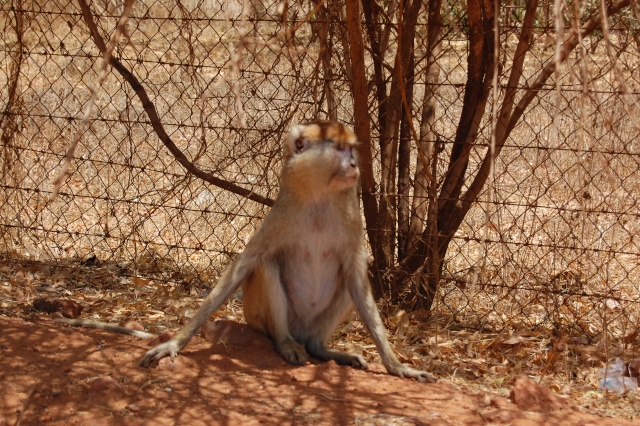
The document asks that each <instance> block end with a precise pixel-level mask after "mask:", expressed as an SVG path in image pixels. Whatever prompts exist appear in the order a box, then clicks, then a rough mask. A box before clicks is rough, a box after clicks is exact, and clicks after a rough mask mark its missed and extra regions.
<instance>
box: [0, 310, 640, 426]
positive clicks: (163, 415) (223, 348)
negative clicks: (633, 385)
mask: <svg viewBox="0 0 640 426" xmlns="http://www.w3.org/2000/svg"><path fill="white" fill-rule="evenodd" d="M0 327H2V330H3V332H2V335H0V357H1V359H2V363H1V364H0V395H1V396H0V398H1V399H0V423H1V424H3V425H4V424H7V425H13V424H23V425H31V424H51V425H76V424H94V425H102V424H131V425H137V424H158V425H163V424H189V425H199V424H201V425H212V424H230V425H231V424H243V425H253V424H282V425H285V424H314V425H336V424H345V425H348V424H393V425H405V424H407V425H427V424H428V425H448V424H487V423H490V424H517V425H537V424H554V423H555V424H560V423H561V424H563V425H565V424H566V425H578V424H580V425H587V424H593V425H595V424H598V425H624V424H629V425H630V424H640V423H639V422H632V421H628V420H620V419H603V418H598V417H595V416H592V415H589V414H584V413H581V412H579V411H578V409H577V408H575V407H574V406H573V405H572V404H567V405H566V406H562V405H557V404H556V405H552V406H553V407H556V408H558V407H561V408H560V409H556V410H555V411H547V412H533V411H524V410H522V409H521V408H518V406H516V405H515V404H513V403H512V402H510V401H508V400H506V399H504V398H502V397H499V396H496V395H491V394H488V393H482V392H478V391H473V390H470V389H468V388H466V387H459V386H454V385H453V384H451V383H449V382H447V381H446V380H440V381H439V382H438V383H435V384H423V383H417V382H415V381H412V380H406V379H400V378H397V377H391V376H389V375H387V374H384V367H382V366H381V365H379V364H373V365H371V367H370V370H369V371H361V370H356V369H353V368H349V367H342V366H338V365H336V364H335V363H333V362H328V363H321V362H315V361H314V362H312V363H310V364H308V365H305V366H302V367H295V366H291V365H289V364H287V363H285V362H284V361H283V360H282V358H281V357H280V356H279V355H278V354H277V353H276V352H275V351H274V349H273V345H272V343H271V342H270V341H269V340H268V339H267V338H266V337H264V336H263V335H261V334H259V333H256V332H254V331H253V330H251V329H250V328H249V327H247V326H246V325H242V324H237V323H233V322H228V321H220V322H217V323H215V324H213V325H212V324H209V326H208V329H207V336H208V338H209V339H210V341H209V340H205V339H203V338H200V337H196V338H194V339H193V341H192V342H191V343H190V344H189V345H188V346H187V347H186V348H185V350H184V352H182V354H181V355H180V356H179V357H178V358H177V359H176V360H175V361H174V362H172V361H171V360H168V359H165V360H163V361H162V362H161V363H160V366H159V367H158V368H157V369H149V370H146V369H143V368H140V367H139V366H138V360H139V359H140V357H141V356H142V355H143V354H144V352H145V351H146V350H147V349H148V348H149V347H150V346H152V345H153V344H155V343H156V342H153V341H152V342H149V341H144V340H140V339H137V338H133V337H129V336H121V335H117V334H112V333H108V332H104V331H99V330H91V329H78V328H71V327H68V326H64V325H60V324H55V323H52V322H51V321H50V319H48V318H47V319H36V320H34V322H28V321H25V320H22V319H17V318H10V317H0ZM537 402H538V403H539V400H538V401H537ZM519 404H520V402H519ZM520 407H522V405H521V404H520ZM542 409H543V410H544V409H545V408H544V407H542Z"/></svg>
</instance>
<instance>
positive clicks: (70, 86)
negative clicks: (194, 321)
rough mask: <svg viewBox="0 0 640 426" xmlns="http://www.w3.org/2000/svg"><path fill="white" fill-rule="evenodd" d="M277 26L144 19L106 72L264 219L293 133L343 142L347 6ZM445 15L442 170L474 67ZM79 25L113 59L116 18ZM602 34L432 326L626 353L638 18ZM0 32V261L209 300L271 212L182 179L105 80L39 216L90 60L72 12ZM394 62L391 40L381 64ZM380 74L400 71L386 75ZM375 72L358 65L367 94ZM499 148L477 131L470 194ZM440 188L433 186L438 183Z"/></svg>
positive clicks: (173, 8)
mask: <svg viewBox="0 0 640 426" xmlns="http://www.w3.org/2000/svg"><path fill="white" fill-rule="evenodd" d="M283 4H285V3H281V2H280V3H278V2H276V3H267V2H261V1H258V0H255V1H252V2H250V3H242V2H238V1H235V0H227V1H210V2H195V1H181V2H172V1H163V2H159V1H158V2H153V1H145V2H142V1H136V2H135V3H134V6H133V11H132V12H131V14H130V16H129V19H128V21H127V24H126V31H125V36H126V40H125V41H124V42H121V43H119V44H118V45H117V46H116V50H115V54H114V56H115V57H117V59H118V60H119V61H120V63H121V64H122V65H123V66H124V67H125V68H126V69H128V70H129V71H130V72H131V73H132V74H133V75H135V77H136V78H137V79H138V80H139V82H140V85H141V86H142V87H143V88H144V90H145V91H146V93H148V95H149V97H150V99H151V102H152V103H153V105H154V107H155V109H156V110H157V113H158V116H159V117H160V119H161V122H162V125H163V126H164V129H165V131H166V133H167V135H168V137H169V138H170V139H171V140H172V141H173V143H175V145H176V146H177V148H178V149H179V150H180V151H181V152H182V153H184V155H185V157H186V158H187V160H188V161H189V162H191V163H192V164H194V165H195V166H197V167H198V168H199V169H201V170H204V171H206V172H207V173H209V174H211V175H213V176H217V177H219V178H220V179H223V180H224V181H226V182H231V183H233V184H235V185H237V186H238V187H242V188H246V189H248V190H249V191H250V192H251V193H254V194H259V195H262V196H264V197H266V198H269V199H273V198H275V196H276V194H277V186H278V182H277V174H278V170H279V168H280V145H281V141H282V140H283V139H284V137H285V133H286V131H287V129H288V128H289V127H290V126H291V125H292V124H294V123H297V122H300V121H306V120H313V119H318V118H322V119H324V118H333V119H339V120H341V121H343V122H345V123H348V124H352V123H353V115H352V110H353V107H352V106H353V105H352V104H353V101H352V97H351V86H350V81H351V70H350V68H349V61H348V60H347V59H346V57H347V56H346V55H347V54H348V52H347V51H346V46H347V45H348V44H347V42H346V39H347V35H346V29H345V22H344V19H345V18H344V14H343V12H342V5H341V3H339V2H328V3H327V4H326V5H324V4H322V3H319V4H315V3H310V4H302V3H295V4H293V3H292V4H289V5H288V9H286V10H285V11H283V10H282V7H283V6H282V5H283ZM456 4H457V3H456V2H449V3H447V5H446V7H447V8H448V9H447V11H448V12H447V15H446V19H445V20H444V23H445V27H444V28H443V35H444V38H443V40H442V43H441V45H440V51H439V53H438V58H437V61H436V66H437V67H438V72H439V82H438V83H437V87H436V88H435V89H433V88H429V89H430V90H432V92H433V93H434V95H435V99H436V110H435V111H436V120H435V123H436V129H435V130H436V133H437V134H438V135H439V138H440V140H441V141H443V143H444V148H443V149H444V151H445V153H447V152H450V150H451V145H452V141H453V139H454V136H455V132H456V128H457V125H458V120H459V116H460V113H461V107H462V102H463V97H464V87H465V82H466V77H467V75H466V70H467V56H468V49H469V46H468V45H467V41H466V40H467V38H466V37H465V31H466V29H465V26H464V22H465V21H464V14H463V12H461V10H460V8H459V7H456ZM90 9H91V12H92V14H93V16H94V20H95V22H96V26H97V28H98V31H99V33H100V34H101V35H102V37H104V39H105V40H108V39H109V38H110V36H111V35H112V34H113V31H114V29H115V27H116V22H117V20H118V19H119V17H120V13H121V9H122V6H121V5H118V4H117V3H116V2H110V1H99V2H92V4H91V6H90ZM521 10H522V8H520V9H519V8H518V6H517V3H513V4H510V7H509V8H508V9H506V11H507V12H506V14H507V15H505V16H503V19H504V22H505V24H504V25H503V26H502V27H501V32H500V41H501V45H500V53H501V58H503V59H502V61H503V62H504V63H503V64H501V71H500V74H499V78H498V81H499V85H500V88H501V89H504V88H505V85H506V84H507V77H508V76H507V73H506V71H504V70H506V69H508V65H509V64H510V63H511V62H512V61H513V55H514V52H515V46H516V44H517V37H516V36H515V35H514V34H515V32H516V31H517V30H518V28H519V25H521V18H522V17H521V14H520V12H521ZM547 12H548V10H547ZM613 24H614V25H613V26H612V28H611V30H610V34H608V36H609V37H610V38H611V40H606V37H605V35H606V34H603V33H599V34H595V35H593V36H591V37H589V39H587V40H583V41H582V44H581V47H580V48H579V49H576V50H575V52H574V53H573V54H572V56H571V57H570V58H569V59H568V60H567V62H565V63H564V64H563V65H561V66H560V67H559V69H558V70H557V71H556V73H555V75H554V78H553V79H552V80H550V82H549V84H548V85H546V86H544V88H543V89H542V90H540V93H538V96H537V98H536V100H535V101H534V102H533V103H532V104H531V105H530V106H529V107H528V109H527V111H526V112H525V114H524V116H523V118H522V119H521V120H520V122H519V123H518V125H517V126H516V128H515V129H514V130H513V132H512V133H511V135H510V136H509V138H508V140H507V142H506V144H505V146H504V148H503V149H502V152H501V153H500V155H499V156H498V157H497V158H496V164H495V175H494V177H493V178H492V179H491V183H490V185H491V189H492V191H488V189H487V190H485V191H484V192H483V193H482V194H481V195H480V197H479V199H478V202H477V203H476V204H475V205H474V207H473V208H472V210H471V211H470V212H469V214H468V215H467V216H466V218H465V220H464V222H463V224H462V226H461V227H460V229H459V230H458V232H457V233H456V236H455V237H454V239H453V241H452V243H451V245H450V248H449V251H448V254H447V259H446V262H445V267H444V273H443V279H442V283H441V286H440V289H439V294H438V299H437V303H436V305H435V310H436V311H438V312H443V313H448V314H451V315H453V316H454V317H455V318H456V319H457V321H459V322H462V323H464V324H467V325H469V326H473V327H485V328H488V329H492V330H496V329H497V330H502V329H505V328H514V329H532V328H539V329H544V330H548V331H551V332H564V331H568V332H570V333H572V334H578V335H586V336H591V337H593V336H600V335H601V333H603V332H605V331H606V332H608V333H610V334H611V336H613V337H616V338H623V337H624V336H628V335H630V334H632V333H634V332H637V324H638V323H639V322H640V318H639V317H638V311H639V307H640V304H639V302H640V296H639V295H640V287H639V286H640V284H639V283H640V256H639V254H640V250H639V244H640V242H639V241H638V238H637V236H636V235H637V234H638V231H639V230H640V225H639V223H640V222H639V221H638V218H639V216H640V207H639V203H638V200H639V199H640V173H638V169H639V165H640V136H639V135H640V132H639V131H638V130H639V128H638V125H637V123H638V118H637V117H639V116H640V114H639V111H638V93H639V86H640V73H639V70H640V67H638V62H639V61H638V24H637V19H636V18H634V17H633V16H632V15H629V16H626V15H625V16H623V17H622V18H620V19H618V20H616V21H615V22H613ZM0 25H1V28H2V32H3V40H4V43H3V49H2V50H1V51H0V55H1V56H2V65H3V66H2V69H1V70H0V83H1V84H0V87H3V89H2V99H3V110H4V115H3V116H2V123H1V128H2V144H3V150H2V154H1V156H2V164H1V167H2V175H1V178H0V179H1V180H0V184H1V185H2V187H3V191H2V195H0V212H2V213H1V215H2V217H1V220H0V252H2V255H3V257H5V258H8V259H32V260H37V261H42V262H58V263H65V264H68V265H70V267H74V268H82V267H83V266H82V263H83V262H85V261H86V260H87V259H89V258H97V259H99V260H100V262H115V263H119V264H122V265H125V266H126V267H125V268H124V269H123V271H129V272H128V273H132V274H138V273H147V274H149V275H151V276H152V277H153V278H154V279H162V280H179V279H182V278H180V277H184V276H186V275H193V276H196V277H198V278H197V279H196V280H195V281H196V283H201V284H206V283H209V282H210V281H212V280H214V278H215V276H216V275H217V274H218V273H219V272H220V270H221V268H222V267H223V266H224V265H225V264H226V263H227V262H228V261H229V259H230V258H231V257H233V255H234V254H235V253H238V252H239V251H241V250H242V248H243V246H244V244H245V243H246V241H247V240H248V238H249V237H250V236H251V235H252V234H253V232H254V231H255V229H256V227H257V226H259V224H260V222H261V219H262V218H263V217H264V216H265V214H266V213H267V211H268V210H267V207H266V206H265V205H264V204H261V203H257V202H254V201H251V200H249V199H247V198H246V197H245V196H242V195H239V194H237V193H234V192H233V191H227V190H222V189H220V188H218V187H216V186H215V185H212V184H210V183H208V182H205V181H203V180H202V179H199V178H197V177H195V176H194V175H193V174H192V173H189V172H187V171H186V170H185V168H184V167H183V166H182V165H181V164H180V163H179V162H178V161H177V160H176V158H175V156H174V155H173V154H172V153H171V152H170V151H169V150H168V149H167V147H166V146H165V144H163V142H162V141H161V140H160V138H159V137H158V135H157V133H156V131H155V130H154V128H153V123H152V122H151V120H150V119H149V116H148V115H147V113H146V112H145V109H144V105H143V104H142V103H141V100H140V97H139V96H138V94H137V92H136V88H135V87H132V86H131V84H129V83H128V82H127V81H125V80H124V79H123V78H122V75H120V74H119V73H118V72H116V71H115V70H114V69H113V68H111V69H110V71H109V74H108V75H107V77H106V79H105V82H104V83H103V84H102V86H101V87H100V88H99V96H98V98H97V100H96V109H95V111H96V114H95V117H92V121H91V125H90V127H89V128H88V129H87V130H86V132H84V134H82V135H81V138H80V140H79V145H78V147H77V149H76V151H75V155H74V159H73V161H72V164H71V169H70V170H69V173H68V176H67V177H66V178H65V180H64V182H63V185H62V187H61V189H60V192H59V195H58V197H57V198H55V199H54V200H53V201H51V193H52V190H53V184H52V182H53V178H54V177H55V175H56V174H57V173H58V172H59V170H60V168H61V164H62V162H63V158H64V156H65V153H66V151H67V149H68V146H69V143H70V139H71V138H72V135H73V134H74V131H75V129H76V128H77V126H78V122H79V120H80V116H81V112H82V111H83V109H84V107H85V105H86V103H87V101H88V98H89V90H88V89H87V87H88V85H90V84H91V83H92V82H94V81H95V80H96V78H97V72H98V71H97V70H98V66H99V63H100V58H101V56H102V55H101V52H100V50H99V49H98V47H97V46H96V43H95V41H94V40H93V39H92V37H91V34H90V31H89V29H88V27H87V25H86V23H85V21H84V20H83V16H82V11H81V10H80V9H79V7H78V5H77V4H75V3H68V2H62V1H60V0H53V1H22V2H20V1H13V2H5V3H3V5H2V12H0ZM537 25H538V26H537V27H536V30H535V31H534V40H532V47H531V49H530V51H529V56H528V59H527V65H526V67H525V76H524V81H525V82H524V83H523V87H522V88H523V89H526V88H527V85H528V84H531V83H532V79H533V78H534V76H535V71H536V70H539V69H540V68H541V67H543V66H544V65H545V64H546V63H547V62H548V61H549V60H550V58H552V56H553V53H554V48H555V45H554V42H552V41H550V40H552V39H553V37H551V35H550V34H551V33H552V32H553V30H554V28H553V23H552V22H549V21H548V17H547V20H546V21H545V20H544V19H541V20H540V22H539V23H538V24H537ZM425 26H426V24H425V22H422V21H420V22H419V25H418V36H417V38H416V46H415V49H416V58H417V59H416V71H415V75H416V81H417V88H416V93H415V94H414V99H413V105H414V108H415V110H416V116H419V110H420V105H421V102H422V99H421V97H422V96H424V94H425V92H426V91H427V83H426V82H425V80H424V75H425V70H424V66H425V65H424V62H425V61H424V58H425V57H426V55H427V51H426V45H427V44H426V41H425V39H424V37H426V36H424V34H426V28H425ZM395 43H396V41H395V40H394V37H393V36H392V37H391V38H390V41H389V49H388V51H389V52H393V49H394V48H395ZM611 49H613V51H612V50H611ZM612 53H613V56H612ZM390 55H392V54H391V53H390ZM385 60H386V61H387V62H390V63H393V57H392V56H390V57H389V58H385ZM373 65H374V61H373V60H372V58H371V57H368V59H367V70H368V72H369V73H370V74H372V73H373V72H374V71H373ZM621 82H624V85H623V84H621ZM370 88H371V93H370V100H371V103H372V105H373V103H374V100H375V90H373V87H371V85H370ZM498 93H499V94H500V93H503V92H500V91H499V92H498ZM499 96H500V95H499ZM371 115H372V117H373V116H375V109H374V108H373V107H371ZM372 122H373V123H374V126H373V132H374V137H377V136H379V131H380V130H379V128H378V127H376V126H375V120H373V121H372ZM490 138H491V126H490V121H489V120H487V122H486V123H485V122H483V123H482V124H481V131H480V134H479V137H478V139H477V142H476V146H475V147H474V151H473V153H472V157H471V162H470V165H469V169H468V171H467V173H468V174H472V173H474V171H475V170H476V169H477V167H479V164H480V161H481V160H482V158H483V157H484V155H485V153H486V150H487V149H488V146H489V141H490ZM445 157H446V155H445ZM443 158H444V157H443ZM374 161H376V162H379V161H380V160H379V152H374ZM379 168H380V165H379V164H376V165H375V167H374V169H376V170H379ZM438 171H439V173H441V174H444V172H445V169H444V165H441V170H438ZM441 178H442V176H440V179H441ZM487 210H488V211H487ZM123 273H124V272H123Z"/></svg>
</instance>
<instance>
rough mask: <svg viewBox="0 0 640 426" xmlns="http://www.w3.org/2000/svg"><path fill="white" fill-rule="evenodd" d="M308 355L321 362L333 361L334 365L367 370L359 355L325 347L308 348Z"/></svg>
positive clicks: (366, 365) (367, 365)
mask: <svg viewBox="0 0 640 426" xmlns="http://www.w3.org/2000/svg"><path fill="white" fill-rule="evenodd" d="M309 354H311V356H313V357H316V358H318V359H321V360H323V361H330V360H333V361H335V362H336V364H340V365H348V366H350V367H355V368H362V369H365V370H366V369H367V367H369V364H367V361H365V360H364V358H363V357H361V356H360V355H356V354H352V353H348V352H343V351H339V350H335V349H329V348H327V347H325V346H321V347H320V348H315V349H314V348H309Z"/></svg>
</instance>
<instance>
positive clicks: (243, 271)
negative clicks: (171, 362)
mask: <svg viewBox="0 0 640 426" xmlns="http://www.w3.org/2000/svg"><path fill="white" fill-rule="evenodd" d="M245 258H246V256H244V253H242V254H240V255H238V258H237V259H236V261H234V262H233V263H232V264H231V265H229V266H228V267H227V269H226V270H225V271H224V272H223V274H222V276H221V277H220V280H219V281H218V284H217V285H216V286H215V287H214V288H213V290H212V291H211V293H209V295H208V296H207V298H206V299H205V300H204V302H202V305H200V308H198V310H197V311H196V313H195V315H194V316H193V317H192V318H191V319H190V320H189V322H187V324H185V325H184V327H182V328H181V329H180V331H179V332H178V333H177V334H176V335H175V336H173V337H172V338H171V339H170V340H169V341H167V342H165V343H162V344H160V345H158V346H156V347H155V348H153V349H151V350H150V351H148V352H147V353H146V354H145V355H144V357H143V358H142V359H141V360H140V365H141V366H142V367H145V368H148V367H150V366H155V365H158V361H160V360H161V359H162V358H164V357H166V356H170V357H171V359H174V358H175V357H176V356H177V355H178V352H180V350H181V349H182V348H184V347H185V346H186V344H187V343H189V341H190V340H191V338H192V337H193V335H194V334H196V333H197V332H198V330H199V329H200V327H201V326H202V324H204V323H205V321H207V319H209V317H210V316H211V314H212V313H213V312H214V311H215V310H216V309H218V308H219V307H220V305H222V304H223V303H224V302H225V301H227V299H229V297H231V295H232V294H233V293H234V292H235V291H236V290H237V289H238V287H240V284H242V282H243V281H244V280H245V279H246V278H247V277H248V276H249V275H250V274H251V273H252V272H253V268H249V267H248V265H246V263H247V262H245V261H244V260H245Z"/></svg>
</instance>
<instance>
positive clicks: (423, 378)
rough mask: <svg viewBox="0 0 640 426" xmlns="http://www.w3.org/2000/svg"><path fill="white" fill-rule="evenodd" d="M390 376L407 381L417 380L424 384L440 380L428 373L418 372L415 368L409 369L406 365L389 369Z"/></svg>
mask: <svg viewBox="0 0 640 426" xmlns="http://www.w3.org/2000/svg"><path fill="white" fill-rule="evenodd" d="M387 370H388V371H389V374H392V375H394V376H398V377H404V378H407V379H415V380H417V381H419V382H422V383H435V382H437V381H438V380H437V379H436V378H435V377H433V376H432V375H431V374H429V373H427V372H426V371H422V370H416V369H415V368H411V367H407V366H406V365H402V364H401V365H399V366H397V367H394V368H388V367H387Z"/></svg>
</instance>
